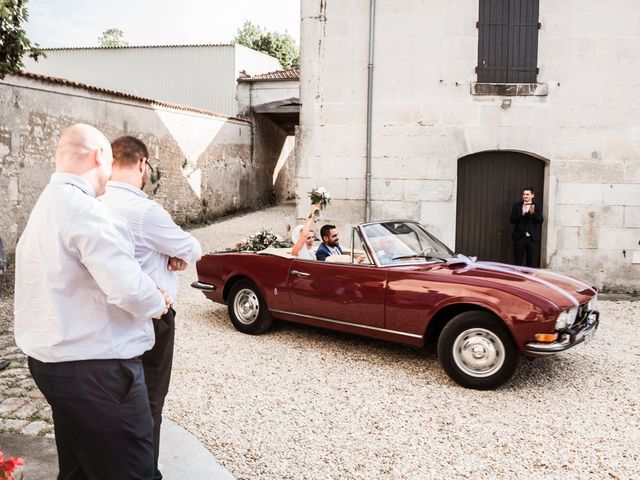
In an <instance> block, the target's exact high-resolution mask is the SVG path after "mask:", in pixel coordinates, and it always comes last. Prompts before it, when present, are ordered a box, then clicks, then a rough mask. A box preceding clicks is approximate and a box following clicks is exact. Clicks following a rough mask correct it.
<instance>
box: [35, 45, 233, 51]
mask: <svg viewBox="0 0 640 480" xmlns="http://www.w3.org/2000/svg"><path fill="white" fill-rule="evenodd" d="M233 46H234V44H233V43H198V44H193V45H124V46H121V47H102V46H95V47H51V48H43V49H42V50H45V51H55V50H120V49H124V48H184V47H233Z"/></svg>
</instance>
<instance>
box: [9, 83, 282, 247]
mask: <svg viewBox="0 0 640 480" xmlns="http://www.w3.org/2000/svg"><path fill="white" fill-rule="evenodd" d="M77 122H84V123H88V124H91V125H94V126H96V127H97V128H99V129H100V130H101V131H103V132H104V133H105V135H106V136H107V137H108V138H109V139H115V138H116V137H118V136H120V135H123V134H129V135H134V136H136V137H139V138H140V139H142V140H143V141H144V142H145V143H146V144H147V146H148V147H149V151H150V156H151V158H150V162H151V164H152V165H153V166H154V167H155V168H156V169H157V170H159V172H160V178H159V181H158V182H157V183H156V184H149V185H148V186H147V188H146V189H147V193H149V194H150V195H151V196H152V197H153V198H155V199H156V200H157V201H159V202H160V203H162V204H163V205H164V206H165V208H167V210H168V211H169V212H171V213H172V215H173V217H174V219H175V220H176V221H177V222H179V223H183V224H184V223H189V222H199V221H204V220H207V219H212V218H215V217H218V216H221V215H225V214H229V213H232V212H236V211H240V210H245V209H250V208H258V207H260V206H262V205H264V204H266V203H267V202H268V201H269V200H270V197H269V195H268V192H269V190H270V189H272V188H273V187H272V185H271V174H272V171H273V164H274V163H275V160H277V157H278V154H279V152H280V150H279V148H278V145H277V144H278V143H279V142H280V136H281V135H280V134H279V132H277V131H274V130H273V129H270V128H263V127H262V126H260V124H259V122H258V124H259V125H258V127H257V128H256V135H255V137H254V136H253V134H252V125H251V122H249V121H246V120H242V119H237V118H231V117H224V116H220V115H215V114H211V113H207V112H202V111H196V110H194V109H188V108H183V107H170V106H166V105H165V106H160V105H157V104H153V103H152V102H145V101H142V100H136V99H131V98H126V97H124V96H119V95H114V94H108V93H101V92H98V91H95V90H93V91H91V90H88V89H86V88H79V87H75V86H71V85H68V84H62V83H60V82H55V81H47V80H44V79H34V78H26V77H24V76H8V77H6V78H5V79H4V80H2V81H0V208H1V212H2V214H1V215H0V235H2V237H3V238H4V240H5V243H6V245H7V248H8V250H9V251H10V252H11V251H13V250H14V249H15V243H16V241H17V239H18V237H19V235H20V233H21V232H22V230H23V228H24V226H25V223H26V221H27V219H28V216H29V213H30V211H31V209H32V207H33V205H34V203H35V201H36V200H37V198H38V196H39V195H40V192H41V191H42V189H43V188H44V186H45V185H46V183H47V182H48V180H49V176H50V174H51V173H52V172H53V170H54V152H55V145H56V142H57V139H58V137H59V135H60V132H61V130H62V129H64V128H65V127H67V126H69V125H72V124H74V123H77ZM270 136H273V137H274V138H273V140H272V141H269V139H270ZM255 138H258V139H260V141H261V142H263V143H261V144H260V145H257V146H256V147H255V148H253V149H252V141H253V140H254V139H255ZM272 148H273V149H275V150H274V151H271V149H272ZM274 156H275V160H273V157H274Z"/></svg>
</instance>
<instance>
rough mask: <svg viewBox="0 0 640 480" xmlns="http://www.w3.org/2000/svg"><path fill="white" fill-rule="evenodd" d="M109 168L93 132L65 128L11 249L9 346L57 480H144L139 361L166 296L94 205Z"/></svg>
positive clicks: (103, 144)
mask: <svg viewBox="0 0 640 480" xmlns="http://www.w3.org/2000/svg"><path fill="white" fill-rule="evenodd" d="M112 162H113V158H112V153H111V147H110V145H109V141H108V140H107V139H106V138H105V136H104V135H103V134H102V133H101V132H100V131H99V130H97V129H95V128H93V127H91V126H89V125H82V124H80V125H74V126H72V127H69V128H67V129H66V130H64V131H63V132H62V135H61V137H60V139H59V142H58V146H57V149H56V171H55V173H53V174H52V175H51V180H50V182H49V184H48V185H47V186H46V187H45V189H44V191H43V192H42V194H41V195H40V197H39V198H38V200H37V202H36V204H35V206H34V207H33V210H32V212H31V215H30V217H29V221H28V222H27V226H26V227H25V229H24V232H23V234H22V236H21V238H20V240H19V242H18V245H17V248H16V261H15V264H16V277H15V281H16V288H15V338H16V344H17V345H18V346H19V347H20V348H21V349H22V350H23V351H24V352H25V353H26V354H27V356H28V363H29V369H30V371H31V374H32V375H33V378H34V380H35V381H36V384H37V385H38V388H39V389H40V390H41V391H42V393H43V394H44V396H45V398H46V399H47V401H48V402H49V404H50V405H51V410H52V413H53V421H54V428H55V438H56V445H57V448H58V464H59V468H60V473H59V474H58V479H104V480H107V479H118V480H122V479H146V480H148V479H151V478H153V473H154V463H153V462H154V458H153V443H152V431H153V421H152V418H151V412H150V409H149V401H148V398H147V389H146V386H145V383H144V374H143V368H142V362H141V359H140V356H141V355H142V353H143V352H145V351H146V350H148V349H149V348H151V347H152V346H153V342H154V335H153V325H152V321H151V318H152V317H155V318H158V317H160V316H162V315H164V314H165V313H167V311H168V304H169V299H168V296H167V295H166V294H164V293H163V292H161V291H160V290H159V289H158V288H157V286H156V284H155V282H154V281H153V280H152V279H151V278H150V277H149V276H148V275H146V274H145V273H143V272H142V270H141V269H140V266H139V264H138V262H137V261H136V259H135V256H134V247H133V237H132V235H131V232H130V231H129V229H128V227H127V224H126V221H125V220H124V219H123V218H121V217H119V216H118V215H116V214H114V213H112V212H111V210H109V208H107V207H106V206H104V205H102V203H101V202H99V201H97V200H96V196H98V195H101V194H102V193H103V192H104V191H105V185H106V182H107V180H108V179H109V177H110V175H111V166H112Z"/></svg>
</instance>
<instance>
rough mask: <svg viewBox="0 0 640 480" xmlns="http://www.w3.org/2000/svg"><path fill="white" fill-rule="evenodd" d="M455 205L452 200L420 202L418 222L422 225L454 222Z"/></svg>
mask: <svg viewBox="0 0 640 480" xmlns="http://www.w3.org/2000/svg"><path fill="white" fill-rule="evenodd" d="M455 221H456V205H455V203H454V202H452V201H451V202H422V203H421V204H420V223H422V224H423V225H445V224H455Z"/></svg>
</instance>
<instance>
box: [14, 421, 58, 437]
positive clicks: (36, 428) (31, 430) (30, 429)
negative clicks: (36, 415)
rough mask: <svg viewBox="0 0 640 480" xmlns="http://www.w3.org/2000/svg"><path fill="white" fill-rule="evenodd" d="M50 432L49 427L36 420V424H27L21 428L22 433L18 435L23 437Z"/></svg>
mask: <svg viewBox="0 0 640 480" xmlns="http://www.w3.org/2000/svg"><path fill="white" fill-rule="evenodd" d="M50 430H51V425H49V424H47V423H46V422H43V421H41V420H38V421H37V422H31V423H29V424H27V425H26V426H25V427H23V428H22V431H21V432H20V433H22V434H23V435H40V434H43V433H49V431H50Z"/></svg>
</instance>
